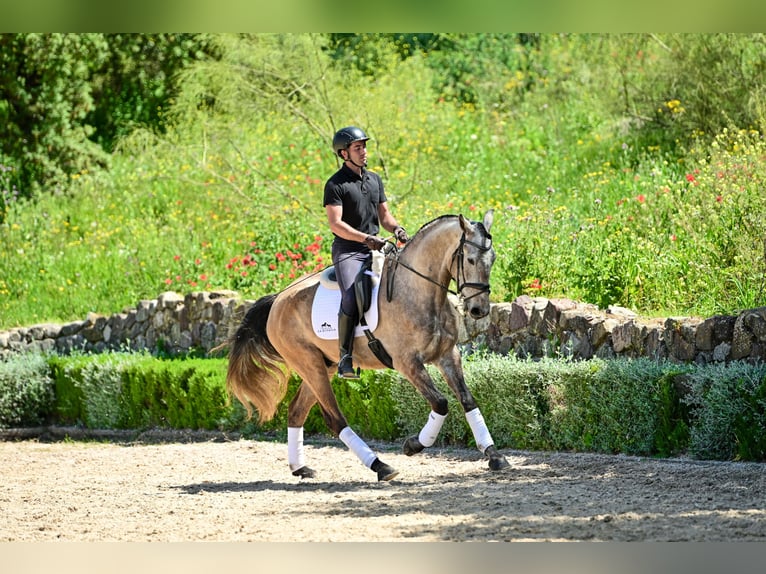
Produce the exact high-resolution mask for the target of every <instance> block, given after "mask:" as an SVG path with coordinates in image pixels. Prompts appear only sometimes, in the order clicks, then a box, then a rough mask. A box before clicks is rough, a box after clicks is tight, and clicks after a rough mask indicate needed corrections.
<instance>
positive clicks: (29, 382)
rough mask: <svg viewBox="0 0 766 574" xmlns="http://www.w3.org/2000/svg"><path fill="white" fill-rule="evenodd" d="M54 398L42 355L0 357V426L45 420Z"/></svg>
mask: <svg viewBox="0 0 766 574" xmlns="http://www.w3.org/2000/svg"><path fill="white" fill-rule="evenodd" d="M54 399H55V394H54V390H53V381H52V380H51V378H50V376H49V372H48V365H47V363H46V360H45V357H43V356H42V355H40V354H37V353H28V354H20V355H14V356H12V357H10V358H9V359H7V360H5V361H0V428H9V427H23V426H36V425H39V424H43V423H46V422H47V421H48V418H49V417H50V415H51V414H53V408H54Z"/></svg>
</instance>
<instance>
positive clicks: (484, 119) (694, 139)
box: [0, 34, 766, 327]
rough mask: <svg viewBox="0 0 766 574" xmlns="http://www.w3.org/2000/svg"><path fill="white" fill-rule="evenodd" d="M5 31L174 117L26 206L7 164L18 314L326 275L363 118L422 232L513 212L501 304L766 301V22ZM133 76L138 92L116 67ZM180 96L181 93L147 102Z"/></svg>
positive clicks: (373, 155)
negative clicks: (325, 199) (327, 204)
mask: <svg viewBox="0 0 766 574" xmlns="http://www.w3.org/2000/svg"><path fill="white" fill-rule="evenodd" d="M65 40H66V42H65ZM3 41H4V42H6V47H8V46H13V47H14V50H15V48H18V47H19V46H22V45H23V46H26V45H27V43H29V44H30V45H34V46H36V47H37V49H38V51H39V49H40V46H42V45H43V44H44V42H48V43H51V42H60V43H61V45H62V46H69V47H68V48H67V49H69V50H70V52H72V53H74V51H75V47H77V46H82V49H81V50H80V52H83V50H85V51H86V52H87V50H91V51H90V52H87V53H88V54H91V56H92V57H91V58H90V60H89V62H90V63H89V64H88V66H89V67H88V69H87V70H85V71H83V72H82V73H80V72H78V73H79V74H80V75H77V76H76V79H77V81H76V82H75V81H74V79H75V77H73V78H72V82H74V83H72V85H71V88H67V89H68V90H70V91H71V94H70V96H67V97H68V98H69V100H66V101H71V100H72V98H74V97H75V95H76V94H81V95H82V94H85V93H86V92H88V89H91V90H95V87H94V86H95V84H92V85H91V87H90V88H87V87H86V86H85V84H84V83H83V82H86V78H90V79H91V81H92V82H93V81H94V80H93V79H94V78H99V80H98V82H99V86H100V88H99V90H100V91H99V92H98V94H100V95H99V97H103V98H105V99H106V100H108V101H110V102H113V103H114V106H116V107H120V109H121V110H122V111H121V112H120V113H119V114H116V115H113V116H110V117H112V118H113V119H114V118H116V117H117V116H118V115H119V117H121V118H124V119H126V121H127V118H128V116H129V115H130V114H129V111H128V110H132V112H131V113H134V115H132V116H131V117H130V119H131V121H136V122H144V121H146V122H149V123H151V122H154V121H155V120H156V122H158V123H157V124H152V125H149V126H148V127H145V128H143V129H136V130H134V131H132V132H130V134H129V135H125V136H124V137H122V136H121V137H120V138H119V140H118V145H117V146H116V147H117V151H116V152H114V153H113V154H112V155H111V156H110V158H111V167H110V171H109V172H101V171H98V172H94V171H91V172H88V173H87V174H84V173H82V172H81V171H76V172H73V173H72V175H71V176H70V177H69V181H68V187H67V191H68V193H67V194H64V195H46V196H45V197H39V198H38V199H37V201H36V202H34V203H30V202H23V201H19V200H18V197H20V196H23V195H24V193H26V191H25V190H26V188H24V189H22V188H21V187H19V185H18V184H17V183H15V182H17V180H18V177H20V171H19V169H20V164H16V163H11V162H9V161H7V157H6V156H4V157H3V158H0V164H2V166H5V167H4V168H0V169H3V171H0V191H2V197H3V202H2V203H0V213H2V217H3V219H4V222H3V223H0V241H2V244H3V246H4V247H5V249H3V250H2V251H0V317H1V318H0V322H2V325H0V326H1V327H5V326H14V325H26V324H31V323H37V322H44V321H60V322H63V321H68V320H76V319H81V318H82V317H83V316H84V315H85V314H86V313H87V312H88V311H91V310H96V311H99V312H104V313H109V312H113V311H114V310H115V309H121V308H123V307H125V306H127V305H134V304H135V302H136V301H137V300H139V299H146V298H153V297H156V295H157V293H158V292H161V291H164V290H167V289H173V290H176V291H178V292H184V291H191V290H196V289H218V288H228V289H236V290H238V291H239V292H240V294H241V295H243V296H244V297H248V298H255V297H258V296H260V295H263V294H265V293H267V292H273V291H277V290H279V289H281V288H283V287H284V286H286V285H287V284H288V283H290V282H291V281H292V280H294V278H296V277H298V276H300V275H301V274H303V273H311V272H313V271H315V270H317V269H319V268H322V267H323V266H324V265H326V264H327V263H328V261H329V251H330V248H329V245H330V240H331V235H330V234H329V231H328V230H327V226H326V217H325V214H324V211H323V209H322V207H321V204H322V198H321V194H322V189H323V183H324V181H325V180H326V178H327V177H329V175H330V174H331V173H332V171H334V169H335V168H336V167H337V161H336V158H334V156H333V154H332V151H331V150H330V149H329V141H330V139H331V136H332V133H333V131H334V130H335V129H337V128H338V127H340V126H341V125H346V124H351V123H355V124H359V125H362V126H364V127H365V129H366V130H367V131H368V132H369V133H370V134H371V135H372V140H371V142H370V146H369V147H370V167H371V168H373V169H375V170H377V171H379V172H380V173H381V175H382V176H383V178H384V181H385V184H386V190H387V194H388V197H389V201H390V203H391V206H392V211H394V213H395V215H396V216H397V218H398V219H399V220H400V222H401V223H402V224H403V225H404V226H405V227H406V228H407V229H408V230H411V231H412V230H416V229H418V228H419V227H420V226H421V225H422V224H424V223H425V222H427V221H429V220H431V219H433V218H434V217H436V216H438V215H441V214H443V213H444V212H450V213H456V212H460V213H465V214H467V215H469V216H471V215H474V216H477V217H478V216H479V215H480V214H481V213H483V212H484V210H486V209H487V208H494V209H495V224H494V227H493V238H494V242H495V247H496V249H497V252H498V260H497V264H496V266H495V270H494V272H493V277H492V280H493V298H494V300H495V301H501V300H510V299H512V298H514V297H516V296H517V295H519V294H521V293H528V294H532V295H543V296H549V297H551V296H566V297H570V298H573V299H577V300H583V301H586V302H590V303H595V304H597V305H599V306H600V307H606V306H607V305H610V304H618V305H622V306H626V307H630V308H633V309H635V310H636V311H638V312H640V313H645V314H650V315H657V314H666V315H671V314H672V315H679V314H693V315H700V316H710V315H713V314H720V313H733V312H735V311H738V310H740V309H743V308H751V307H756V306H760V305H762V304H764V293H765V291H764V289H766V253H764V242H763V238H764V237H765V236H766V228H765V227H764V226H766V223H764V220H763V218H762V217H760V214H761V213H763V211H764V207H766V206H764V201H765V200H764V194H763V193H761V190H762V188H763V186H764V183H765V180H766V164H764V162H762V161H760V158H761V157H762V156H763V155H764V153H765V152H766V150H765V149H764V145H766V144H764V142H763V141H762V139H761V123H760V118H761V115H762V114H761V111H760V110H761V108H762V104H761V103H760V102H761V99H762V94H761V92H762V88H761V86H762V85H764V82H762V81H761V80H762V79H763V78H762V70H761V64H759V60H758V58H757V57H756V56H757V54H759V53H760V49H761V46H762V43H763V36H761V35H649V34H637V35H628V36H623V35H604V34H595V35H592V34H541V35H533V36H528V35H527V36H524V35H514V34H377V35H366V34H360V35H352V36H348V35H329V36H328V35H321V34H286V35H285V34H257V35H211V36H199V37H197V36H194V37H192V36H186V35H177V34H169V35H159V36H146V35H144V36H140V37H138V36H130V35H115V36H111V35H106V36H104V35H87V36H74V35H69V36H67V35H48V36H40V37H39V38H38V37H37V36H34V35H29V36H27V35H22V36H19V35H17V36H14V35H6V36H5V37H3ZM14 42H15V43H14ZM35 42H37V43H36V44H35ZM67 42H68V43H67ZM19 49H20V48H19ZM62 50H63V48H62ZM126 52H130V53H131V54H133V55H134V56H135V57H133V56H130V57H129V56H127V55H126V54H125V53H126ZM3 53H4V54H7V53H12V54H13V53H18V50H16V51H13V50H11V52H8V51H5V52H3ZM65 53H68V52H66V51H65V50H64V51H63V52H62V54H65ZM83 53H85V52H83ZM206 55H207V56H206ZM61 57H62V58H63V57H64V56H61ZM14 61H16V60H14ZM714 62H718V64H716V65H715V66H714V65H713V63H714ZM40 65H41V66H42V65H43V64H42V63H41V64H40ZM46 65H47V64H46ZM43 67H45V66H43ZM65 68H66V66H64V69H65ZM176 68H177V69H178V71H179V73H178V74H176V75H173V74H172V73H171V70H172V69H176ZM45 69H46V70H47V69H48V68H45ZM78 69H79V68H78ZM74 70H75V69H74V68H72V70H70V72H67V73H70V74H75V71H74ZM716 70H719V71H723V72H726V73H729V75H730V76H733V77H737V78H740V79H741V80H742V81H741V82H737V84H736V86H733V87H732V86H730V85H728V84H729V82H728V81H727V78H728V76H726V75H725V74H724V75H718V76H716V77H713V75H715V74H716V73H717V72H716ZM50 73H53V72H50ZM62 73H63V71H62ZM171 76H172V77H175V78H178V83H177V84H173V83H172V80H171V79H170V78H171ZM126 77H130V78H132V79H134V80H135V83H133V84H130V86H127V85H126V86H125V89H124V90H118V89H117V87H116V85H117V83H118V82H116V81H115V83H114V84H110V83H109V82H108V81H107V80H108V79H109V78H123V79H124V78H126ZM700 77H704V78H706V79H707V80H706V83H704V84H701V83H699V81H698V78H700ZM56 85H59V84H56ZM76 86H80V87H81V88H82V89H81V90H80V91H72V90H75V88H76ZM700 86H703V87H700ZM62 89H63V88H62ZM110 90H111V91H110ZM118 92H119V93H120V94H123V95H124V98H125V99H124V100H120V97H121V96H120V97H118V96H117V94H118ZM147 92H152V93H155V92H156V94H155V95H156V99H151V98H152V97H154V96H151V97H150V95H149V94H148V93H147ZM67 93H68V94H69V93H70V92H67ZM95 94H96V92H95V91H91V93H90V96H89V97H91V98H95V97H96V95H95ZM107 94H111V96H108V97H107ZM141 94H144V95H141ZM166 96H167V97H171V96H172V99H173V105H172V106H168V107H167V108H164V107H163V108H162V113H161V115H156V116H155V115H152V114H149V115H145V114H146V113H148V112H147V110H148V109H149V107H154V106H155V104H157V105H160V104H159V103H158V102H159V101H160V100H162V99H163V98H165V97H166ZM77 97H80V96H77ZM84 97H85V96H84V95H82V98H84ZM110 98H111V99H110ZM0 99H2V98H0ZM118 100H119V101H118ZM139 100H140V103H139ZM83 101H84V100H83ZM163 101H164V100H163ZM150 102H151V104H150ZM62 105H63V104H62ZM67 105H69V104H67ZM83 105H85V104H83ZM0 106H2V104H0ZM85 107H86V108H87V107H88V106H85ZM111 107H112V104H109V106H107V108H105V109H111ZM3 109H6V111H7V110H9V109H11V108H8V107H7V106H6V108H3ZM90 109H93V108H92V107H91V108H90ZM78 110H79V108H78ZM0 113H2V112H0ZM52 117H57V116H56V115H55V114H54V115H53V116H52ZM724 119H725V122H724V121H723V120H724ZM62 121H63V120H62ZM86 121H90V120H86ZM93 121H94V122H95V120H93ZM722 122H723V123H722ZM112 127H113V128H114V134H115V137H116V134H117V133H119V134H124V130H123V128H118V127H117V126H116V124H115V125H113V126H112ZM9 129H10V128H9ZM104 129H106V128H104ZM109 129H112V128H109ZM121 130H123V131H121ZM98 133H99V132H96V134H94V135H93V136H92V137H101V136H98V135H97V134H98ZM110 133H112V132H110ZM103 138H104V139H102V140H99V141H104V142H106V141H107V139H110V138H112V136H111V135H103ZM17 140H18V138H15V139H14V138H13V137H11V138H10V139H8V138H6V139H5V140H4V141H8V142H10V141H17ZM105 145H107V144H106V143H105ZM29 165H30V166H34V165H38V164H35V163H34V162H32V163H29ZM8 168H10V169H8ZM14 186H16V187H15V188H14Z"/></svg>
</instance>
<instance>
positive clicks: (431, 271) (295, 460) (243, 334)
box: [226, 210, 508, 480]
mask: <svg viewBox="0 0 766 574" xmlns="http://www.w3.org/2000/svg"><path fill="white" fill-rule="evenodd" d="M492 219H493V216H492V211H491V210H490V211H488V212H487V213H486V214H485V215H484V218H483V221H481V222H476V221H471V220H469V219H468V218H466V217H464V216H463V215H443V216H441V217H438V218H436V219H434V220H433V221H430V222H429V223H426V224H425V225H423V226H422V227H421V228H420V229H419V230H418V232H417V233H416V234H415V235H414V236H413V237H412V238H411V239H410V241H409V242H408V243H407V244H406V245H404V246H403V247H402V248H401V249H399V248H396V246H394V245H393V244H391V248H390V249H387V250H385V251H388V253H387V254H386V261H385V264H384V265H383V269H382V271H381V274H380V282H379V285H380V287H381V289H380V290H381V291H382V290H383V287H384V286H385V291H386V294H385V296H384V295H383V293H381V294H380V296H379V297H378V301H377V305H378V307H377V310H378V321H377V325H376V327H375V329H374V332H373V334H372V336H369V335H368V339H369V340H370V342H369V343H368V345H367V346H363V345H359V344H357V345H356V347H355V351H354V360H355V363H356V364H357V365H358V366H359V367H361V368H363V369H382V368H385V367H386V366H388V367H391V368H393V369H395V370H396V371H398V372H399V373H401V374H402V375H403V376H404V377H406V378H407V379H408V380H409V381H410V382H411V383H412V384H413V385H414V386H415V388H416V389H417V390H418V391H419V392H420V394H422V395H423V397H424V398H425V399H426V400H427V401H428V403H429V404H430V406H431V412H430V413H429V417H428V421H427V422H426V423H425V425H424V426H423V428H422V430H421V431H420V433H419V434H418V435H416V436H411V437H409V438H407V439H406V440H405V442H404V446H403V449H404V452H405V454H407V455H414V454H416V453H419V452H421V451H422V450H423V449H424V448H426V447H429V446H432V445H433V444H434V443H435V441H436V438H437V436H438V433H439V431H440V430H441V428H442V425H443V423H444V419H445V417H446V416H447V399H446V398H445V397H444V395H443V394H441V393H440V392H439V390H438V389H437V388H436V386H435V385H434V382H433V380H432V378H431V376H430V375H429V373H428V371H427V369H426V365H427V364H433V365H435V366H436V367H437V368H438V369H439V372H441V374H442V375H443V376H444V379H445V381H446V382H447V384H448V385H449V387H450V389H451V390H452V391H453V392H454V393H455V395H456V396H457V398H458V399H459V401H460V404H461V405H462V407H463V410H464V413H465V417H466V420H467V422H468V425H469V426H470V428H471V431H472V432H473V436H474V438H475V440H476V445H477V447H478V449H479V450H480V451H481V452H482V453H483V454H484V455H485V456H486V457H488V459H489V468H490V469H491V470H495V471H496V470H501V469H503V468H506V467H508V462H507V461H506V459H505V457H504V456H503V455H502V454H501V453H500V452H499V451H498V450H497V448H496V447H495V446H494V442H493V440H492V437H491V435H490V432H489V430H488V428H487V425H486V423H485V422H484V418H483V416H482V414H481V411H480V410H479V408H478V405H477V404H476V401H475V400H474V397H473V395H472V394H471V391H470V390H469V389H468V387H467V386H466V383H465V378H464V375H463V367H462V364H461V358H460V351H459V349H458V348H457V345H456V344H457V341H458V321H459V320H461V317H460V312H459V310H458V308H456V306H455V304H454V303H453V302H451V301H450V298H449V297H448V294H449V293H451V292H452V291H451V290H450V285H451V282H452V281H453V280H454V281H455V283H456V292H455V293H454V294H456V295H457V296H458V300H459V301H460V305H461V306H462V312H463V313H467V314H468V315H469V316H470V317H472V318H473V319H480V318H482V317H485V316H486V315H487V314H488V313H489V311H490V301H489V293H490V285H489V276H490V272H491V269H492V264H493V263H494V260H495V251H494V249H493V246H492V236H491V235H490V233H489V231H490V228H491V226H492ZM319 288H320V281H319V278H318V277H316V276H308V277H305V278H303V279H300V280H297V281H295V282H293V283H292V284H291V285H289V286H288V287H286V288H285V289H284V290H283V291H280V292H279V293H276V294H271V295H266V296H264V297H261V298H260V299H258V300H257V301H256V302H255V303H254V304H253V306H252V307H251V308H250V309H249V310H248V312H247V313H246V315H245V317H244V319H243V320H242V323H241V324H240V325H239V327H238V329H237V330H236V332H234V334H233V336H231V337H230V339H229V340H228V342H227V345H228V346H229V364H228V371H227V376H226V383H227V388H228V390H229V392H230V393H231V394H232V395H234V396H235V397H236V398H237V399H238V400H239V401H240V402H241V403H242V404H243V405H244V406H245V408H246V409H247V413H248V416H252V411H253V407H255V409H256V410H257V411H258V416H259V420H260V421H261V422H264V421H268V420H270V419H272V418H273V416H274V413H275V412H276V409H277V407H278V406H279V404H280V403H281V401H282V400H283V399H284V397H285V395H286V392H287V381H288V379H289V375H290V372H295V373H296V374H297V375H298V376H299V377H300V380H301V383H300V385H299V387H298V390H297V392H296V394H295V396H294V398H293V399H292V401H291V402H290V405H289V408H288V420H287V427H288V428H287V450H288V464H289V466H290V470H291V471H292V474H293V475H294V476H297V477H301V478H313V477H315V475H316V473H315V471H314V470H313V469H312V468H310V467H309V466H307V465H306V462H305V457H304V451H303V424H304V422H305V421H306V417H307V416H308V413H309V411H310V409H311V408H312V407H313V406H314V405H315V404H318V405H319V408H320V409H321V412H322V415H323V417H324V420H325V423H326V424H327V426H328V427H329V429H330V430H331V431H332V432H333V433H334V434H335V435H336V436H337V437H339V438H340V439H341V441H342V442H343V443H344V444H345V445H346V446H347V447H348V448H349V449H350V450H351V451H352V452H353V453H354V454H355V455H356V456H357V457H358V458H359V460H360V461H361V462H362V463H363V464H364V465H365V466H367V467H368V468H370V469H371V470H372V471H373V472H376V473H377V478H378V480H391V479H392V478H394V477H395V476H397V474H398V472H397V471H396V470H395V469H394V468H392V467H391V466H389V465H388V464H386V463H384V462H382V461H381V460H380V459H379V458H378V457H377V455H376V454H375V453H374V452H373V451H372V449H370V447H369V446H368V445H367V444H366V443H365V441H364V440H363V439H362V438H361V437H359V436H358V435H357V434H356V433H355V432H354V431H353V430H352V429H351V428H350V427H349V426H348V423H347V422H346V419H345V417H344V416H343V413H342V412H341V410H340V409H339V407H338V403H337V401H336V398H335V395H334V394H333V390H332V386H331V384H330V380H331V377H332V376H333V375H334V369H336V368H337V357H338V342H337V338H334V339H333V338H322V337H320V336H318V334H317V332H316V329H315V328H313V327H312V319H311V317H312V304H313V302H314V298H315V294H316V293H317V291H318V289H319ZM335 312H336V313H337V307H335ZM325 324H326V323H325ZM368 332H369V331H368ZM355 340H356V342H357V343H358V342H359V335H357V336H356V339H355ZM373 343H374V344H373ZM376 347H377V348H382V349H383V350H384V353H383V359H381V358H379V354H376V353H374V352H373V350H374V349H375V348H376ZM283 365H284V367H286V368H283Z"/></svg>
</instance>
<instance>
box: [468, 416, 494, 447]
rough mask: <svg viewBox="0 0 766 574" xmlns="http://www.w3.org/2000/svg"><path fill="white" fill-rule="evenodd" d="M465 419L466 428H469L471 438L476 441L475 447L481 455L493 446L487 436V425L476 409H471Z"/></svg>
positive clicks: (489, 437) (490, 438)
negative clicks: (471, 433)
mask: <svg viewBox="0 0 766 574" xmlns="http://www.w3.org/2000/svg"><path fill="white" fill-rule="evenodd" d="M465 418H466V420H467V421H468V426H470V427H471V431H472V432H473V438H474V439H475V440H476V447H477V448H478V449H479V450H480V451H481V452H482V453H483V452H484V451H485V450H487V448H488V447H490V446H492V445H493V444H495V441H493V440H492V437H491V436H490V434H489V429H488V428H487V424H486V423H485V422H484V417H483V416H481V411H479V409H478V408H475V409H473V410H472V411H468V412H467V413H465Z"/></svg>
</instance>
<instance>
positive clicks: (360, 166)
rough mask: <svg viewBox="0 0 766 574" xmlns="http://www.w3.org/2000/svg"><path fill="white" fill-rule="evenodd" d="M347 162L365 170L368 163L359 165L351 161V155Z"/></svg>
mask: <svg viewBox="0 0 766 574" xmlns="http://www.w3.org/2000/svg"><path fill="white" fill-rule="evenodd" d="M346 161H348V162H351V163H352V164H354V165H355V166H356V167H358V168H359V169H364V168H365V167H367V162H364V163H363V164H362V165H359V164H358V163H356V162H355V161H354V160H353V159H351V154H348V159H347V160H346Z"/></svg>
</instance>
